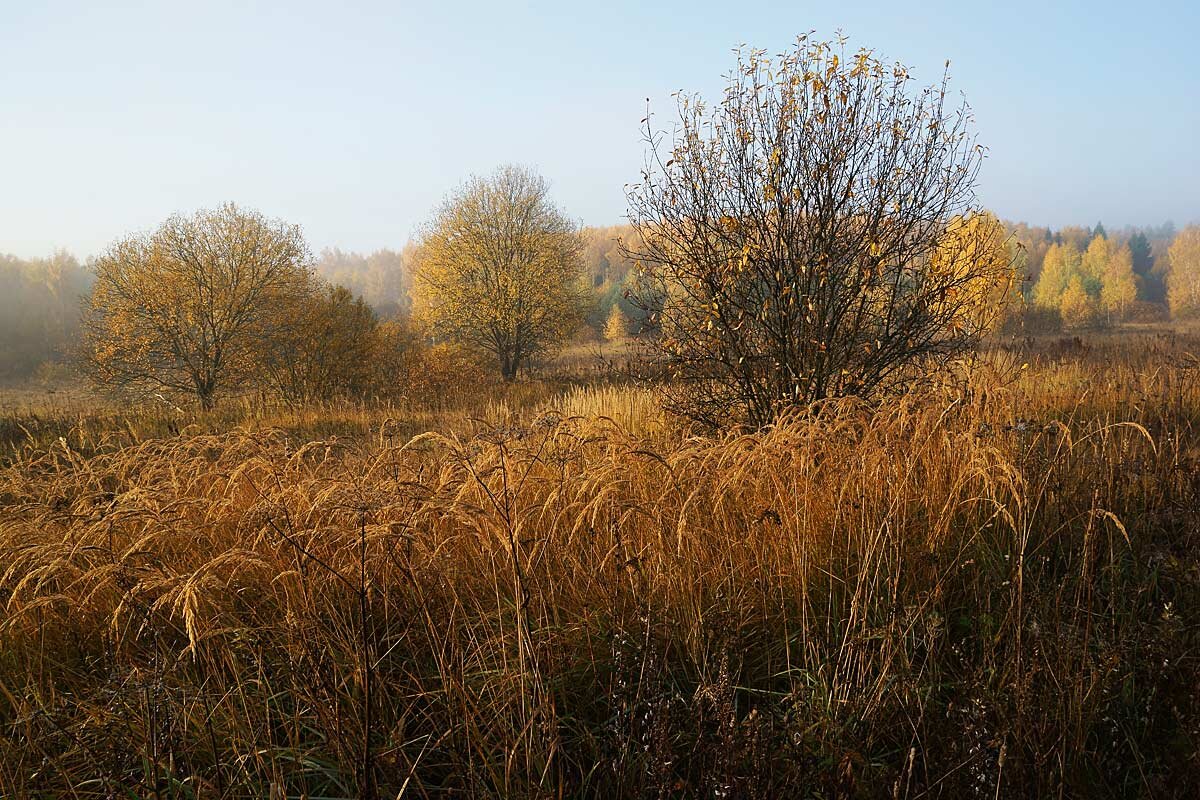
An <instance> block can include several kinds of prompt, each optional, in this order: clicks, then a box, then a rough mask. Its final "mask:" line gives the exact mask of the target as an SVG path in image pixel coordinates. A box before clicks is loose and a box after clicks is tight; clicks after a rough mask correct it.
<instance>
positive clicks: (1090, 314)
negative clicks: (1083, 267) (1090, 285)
mask: <svg viewBox="0 0 1200 800" xmlns="http://www.w3.org/2000/svg"><path fill="white" fill-rule="evenodd" d="M1059 310H1060V311H1061V312H1062V320H1063V324H1064V325H1066V326H1067V327H1068V328H1086V327H1088V326H1089V325H1092V324H1093V323H1094V322H1095V321H1096V301H1095V300H1093V299H1092V297H1091V296H1090V295H1089V294H1088V293H1087V289H1085V288H1084V285H1083V277H1082V276H1081V275H1079V274H1076V275H1074V276H1073V277H1072V278H1071V281H1070V283H1068V284H1067V288H1066V291H1064V292H1063V295H1062V299H1061V300H1060V305H1059Z"/></svg>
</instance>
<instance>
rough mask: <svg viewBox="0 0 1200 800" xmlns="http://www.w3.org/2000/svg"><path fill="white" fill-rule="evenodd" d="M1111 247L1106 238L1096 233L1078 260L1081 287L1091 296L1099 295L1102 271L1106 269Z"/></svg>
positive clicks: (1102, 278) (1102, 277) (1102, 276)
mask: <svg viewBox="0 0 1200 800" xmlns="http://www.w3.org/2000/svg"><path fill="white" fill-rule="evenodd" d="M1110 251H1111V248H1110V247H1109V243H1108V239H1106V238H1105V237H1104V236H1101V235H1099V234H1097V235H1096V236H1094V237H1093V238H1092V241H1091V242H1089V243H1088V246H1087V250H1085V251H1084V253H1083V257H1082V258H1081V259H1080V262H1079V272H1080V275H1081V277H1082V278H1083V287H1084V289H1086V290H1087V293H1088V294H1089V295H1091V296H1093V297H1099V295H1100V287H1101V285H1102V283H1103V280H1104V273H1105V271H1106V270H1107V269H1108V259H1109V257H1110Z"/></svg>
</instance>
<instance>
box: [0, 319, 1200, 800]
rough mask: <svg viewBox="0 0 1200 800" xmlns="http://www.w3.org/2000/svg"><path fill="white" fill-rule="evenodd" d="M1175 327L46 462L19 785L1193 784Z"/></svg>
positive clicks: (126, 792) (11, 734) (23, 467)
mask: <svg viewBox="0 0 1200 800" xmlns="http://www.w3.org/2000/svg"><path fill="white" fill-rule="evenodd" d="M1190 346H1191V342H1189V341H1180V340H1167V339H1153V338H1147V339H1138V340H1133V339H1127V340H1124V341H1120V340H1114V341H1112V342H1104V343H1097V344H1094V345H1092V346H1091V348H1090V349H1086V348H1087V347H1088V346H1087V345H1086V344H1084V345H1082V346H1076V344H1075V343H1074V342H1072V341H1064V342H1059V343H1051V344H1050V345H1038V350H1037V352H1036V353H1029V352H1003V351H1002V352H996V353H993V354H992V355H991V356H989V357H988V358H987V359H986V360H985V363H984V364H982V368H981V369H978V370H976V372H975V373H974V377H972V378H971V379H969V380H964V381H962V382H960V383H957V384H953V385H949V386H947V387H946V388H945V389H944V390H940V391H936V392H928V393H924V394H922V395H919V396H917V395H914V396H908V397H903V398H898V399H895V400H893V401H890V402H888V403H885V404H883V405H882V406H879V407H869V406H866V405H861V404H855V403H841V404H829V405H827V406H825V407H823V408H821V409H819V411H818V412H817V413H815V414H812V415H807V416H804V417H795V418H792V419H789V420H787V421H785V422H783V423H781V424H780V425H779V426H777V427H776V428H775V429H773V430H769V431H767V432H764V433H758V434H748V435H742V434H729V435H726V436H724V437H721V438H699V437H695V438H692V437H688V436H687V435H686V434H685V433H684V432H680V431H676V430H673V429H672V428H670V426H668V425H666V424H665V423H664V422H663V421H662V420H661V419H660V418H659V417H658V416H657V413H656V412H655V411H654V409H653V406H652V405H650V404H649V403H648V400H647V397H646V396H645V395H643V394H641V393H639V392H638V391H635V390H632V389H616V388H613V389H597V390H595V391H591V392H589V391H585V390H574V391H570V392H567V393H565V394H554V393H552V392H550V393H547V392H544V391H543V392H530V393H528V394H526V395H525V396H524V397H521V398H507V399H504V400H503V402H501V401H500V400H497V401H494V402H493V404H492V405H491V406H490V407H486V408H485V409H483V410H482V412H480V413H475V412H474V411H472V412H470V413H468V412H466V411H464V412H461V413H460V414H458V415H456V416H449V417H442V418H441V419H433V418H427V419H423V420H418V421H414V419H413V416H410V417H409V418H406V419H402V420H401V419H399V418H398V417H396V415H393V417H396V418H392V419H390V421H386V422H385V421H384V420H381V419H379V418H378V417H371V414H373V413H374V412H367V411H363V412H362V414H363V415H364V416H363V419H362V422H363V424H362V425H361V426H359V427H357V428H354V429H353V430H350V429H347V431H346V432H345V433H342V434H340V435H338V436H327V437H325V438H323V439H320V440H315V441H306V439H307V438H308V437H306V436H304V435H303V434H304V433H305V432H306V429H305V428H304V426H303V425H299V426H296V427H291V428H288V429H286V430H285V429H281V428H272V427H269V426H268V425H264V424H262V422H264V421H260V422H255V423H253V424H250V425H247V426H244V427H241V428H239V429H237V430H234V431H232V432H214V433H203V432H198V431H194V432H188V431H184V432H181V433H180V434H179V435H176V436H169V437H165V438H149V439H147V438H145V437H143V436H139V435H134V434H128V435H125V436H123V437H120V440H119V441H111V442H107V443H104V442H97V441H92V442H91V445H90V446H89V447H88V449H87V450H86V453H85V452H84V451H83V449H82V448H79V447H76V445H75V444H74V443H73V442H74V441H75V440H73V439H71V437H70V436H64V438H63V441H61V442H57V441H56V442H54V443H52V444H50V445H48V446H40V447H36V446H34V445H31V444H28V443H27V444H26V445H23V446H22V448H21V449H20V450H19V452H17V453H15V455H14V458H15V459H16V460H15V463H13V464H12V465H11V466H10V467H8V468H6V469H4V470H3V471H0V505H2V506H3V508H4V511H5V513H4V516H3V517H2V518H0V569H2V571H0V603H2V604H3V607H4V609H5V611H6V615H7V616H6V619H5V620H4V622H3V624H2V626H0V724H2V725H3V726H4V727H3V736H0V795H5V796H8V795H11V796H18V797H21V796H46V797H51V796H53V797H59V796H63V797H69V796H78V797H108V796H136V797H266V796H278V797H282V796H289V797H299V796H309V797H318V796H322V797H356V796H382V797H397V796H402V797H450V796H458V797H484V796H497V797H575V796H592V797H642V796H646V797H764V798H767V797H796V796H811V797H834V796H841V797H847V796H863V797H922V796H940V797H987V798H992V797H1004V796H1046V795H1058V796H1111V797H1127V796H1139V795H1141V796H1155V797H1170V796H1180V797H1185V796H1194V794H1193V793H1195V792H1197V791H1200V778H1197V777H1196V776H1197V775H1200V773H1198V772H1197V771H1196V766H1197V763H1196V759H1197V752H1198V746H1200V739H1198V738H1197V737H1198V736H1200V733H1198V726H1200V706H1198V703H1200V697H1198V696H1197V692H1196V686H1197V685H1200V669H1198V667H1197V661H1196V658H1197V655H1198V652H1200V651H1198V650H1197V644H1198V643H1200V642H1198V634H1197V629H1196V625H1195V621H1194V620H1195V619H1196V614H1197V613H1198V612H1200V594H1198V588H1200V559H1198V558H1197V556H1196V552H1197V550H1196V547H1197V544H1198V542H1197V541H1196V540H1197V533H1198V532H1200V511H1198V510H1197V509H1198V505H1197V502H1198V501H1200V460H1198V452H1197V449H1196V448H1197V446H1198V445H1200V441H1198V439H1197V436H1196V428H1195V424H1196V421H1197V420H1200V388H1198V387H1197V383H1196V381H1195V380H1194V377H1195V367H1194V366H1193V362H1192V361H1191V360H1190V358H1189V357H1188V355H1187V352H1188V350H1189V348H1190ZM1026 363H1028V364H1029V366H1028V367H1024V368H1023V367H1022V365H1023V364H1026ZM550 409H553V411H554V412H555V413H542V412H543V411H548V410H550ZM410 414H411V415H414V416H415V415H417V414H418V412H417V411H410ZM368 417H370V422H371V425H368V424H367V421H368ZM472 418H475V419H477V420H482V421H475V422H472V421H471V419H472ZM425 423H428V424H425ZM214 427H215V426H214ZM417 428H437V429H438V430H439V432H430V433H423V434H419V435H415V436H412V431H413V430H415V429H417ZM368 429H369V432H368ZM298 434H299V435H298ZM410 437H411V438H410Z"/></svg>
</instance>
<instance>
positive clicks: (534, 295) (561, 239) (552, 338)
mask: <svg viewBox="0 0 1200 800" xmlns="http://www.w3.org/2000/svg"><path fill="white" fill-rule="evenodd" d="M548 190H549V186H548V184H547V183H546V181H545V180H544V179H543V178H541V177H539V176H538V175H536V174H534V173H532V172H530V171H528V170H525V169H521V168H517V167H504V168H501V169H500V170H498V171H497V172H496V173H495V174H494V175H492V176H491V177H490V178H486V179H483V178H475V179H472V180H471V181H470V182H468V183H467V185H466V186H464V187H463V189H462V190H461V191H460V192H459V193H458V194H457V195H456V196H454V197H452V198H451V199H450V200H448V201H447V202H446V203H445V204H444V205H443V206H442V208H441V209H440V210H439V211H438V212H437V214H436V216H435V217H434V219H433V221H432V222H431V223H430V224H429V226H428V228H427V230H426V231H425V234H424V236H423V237H422V240H421V242H420V245H419V248H418V250H417V253H416V262H417V271H416V275H415V279H414V282H413V309H414V313H415V315H416V317H417V318H418V320H420V321H421V322H422V323H423V324H425V325H426V326H427V328H428V330H429V332H430V333H431V334H432V335H433V337H434V338H435V339H437V340H440V339H443V338H449V339H453V340H455V341H460V342H463V343H465V344H468V345H470V346H472V347H475V348H477V349H480V350H483V351H486V352H489V353H491V354H493V355H494V356H496V358H497V360H498V361H499V365H500V371H501V374H502V375H503V376H504V378H505V379H508V380H511V379H512V378H514V377H515V376H516V374H517V372H518V370H519V369H521V368H522V367H524V366H525V365H526V364H527V363H528V361H529V359H530V358H532V357H534V356H535V355H537V354H539V353H540V352H542V351H544V350H546V349H548V348H550V347H553V346H555V345H557V344H559V343H560V342H562V341H563V340H564V339H565V338H566V337H567V336H569V335H570V334H571V333H572V332H573V331H574V329H575V327H576V326H577V325H578V322H579V319H580V312H581V292H580V287H579V285H578V284H579V278H580V275H581V271H582V266H581V253H582V250H583V242H582V239H581V237H580V235H579V232H578V231H577V230H576V228H575V225H574V223H572V222H571V221H570V219H568V218H567V216H566V214H564V213H563V212H561V211H560V210H558V209H557V208H555V207H554V206H553V205H552V204H551V203H550V201H549V199H548V197H547V194H548Z"/></svg>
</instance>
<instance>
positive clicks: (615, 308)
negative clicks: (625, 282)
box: [604, 303, 629, 342]
mask: <svg viewBox="0 0 1200 800" xmlns="http://www.w3.org/2000/svg"><path fill="white" fill-rule="evenodd" d="M628 335H629V320H627V319H626V318H625V315H624V314H623V313H621V304H620V303H613V304H612V310H611V311H609V312H608V321H607V322H605V323H604V338H605V339H608V340H609V341H610V342H620V341H624V339H625V337H627V336H628Z"/></svg>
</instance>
